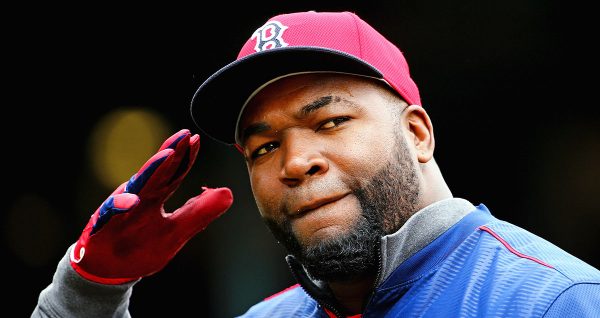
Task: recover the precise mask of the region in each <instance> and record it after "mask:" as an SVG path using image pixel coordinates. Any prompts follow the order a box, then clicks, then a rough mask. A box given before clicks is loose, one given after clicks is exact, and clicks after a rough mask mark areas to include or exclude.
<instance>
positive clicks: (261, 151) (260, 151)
mask: <svg viewBox="0 0 600 318" xmlns="http://www.w3.org/2000/svg"><path fill="white" fill-rule="evenodd" d="M278 146H279V143H277V142H269V143H266V144H264V145H262V146H260V147H258V148H256V150H254V151H253V152H252V154H251V155H250V156H251V157H252V159H255V158H258V157H260V156H263V155H266V154H267V153H269V152H271V151H273V150H275V149H276V148H277V147H278Z"/></svg>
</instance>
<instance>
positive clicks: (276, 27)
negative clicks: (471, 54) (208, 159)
mask: <svg viewBox="0 0 600 318" xmlns="http://www.w3.org/2000/svg"><path fill="white" fill-rule="evenodd" d="M310 72H334V73H346V74H354V75H361V76H368V77H372V78H377V79H381V80H383V81H385V82H386V83H387V84H388V85H389V86H390V87H391V88H393V89H394V90H395V91H397V92H398V94H400V96H402V98H403V99H404V100H405V101H406V102H407V103H409V104H414V105H421V98H420V96H419V89H418V87H417V85H416V84H415V83H414V81H413V80H412V78H411V77H410V72H409V69H408V64H407V62H406V59H405V58H404V56H403V55H402V52H401V51H400V49H398V47H396V46H395V45H394V44H392V43H391V42H390V41H388V40H387V39H386V38H385V37H384V36H383V35H381V34H380V33H379V32H378V31H376V30H375V29H374V28H373V27H372V26H370V25H369V24H368V23H366V22H365V21H364V20H362V19H361V18H360V17H358V16H357V15H356V14H354V13H352V12H315V11H307V12H296V13H289V14H281V15H277V16H274V17H272V18H270V19H269V20H268V21H267V22H266V23H265V24H264V25H263V26H261V27H260V28H258V29H257V30H256V31H255V32H254V33H253V34H252V36H251V37H250V39H248V41H247V42H246V43H245V44H244V46H243V47H242V49H241V50H240V52H239V54H238V57H237V59H236V60H235V61H234V62H232V63H230V64H228V65H226V66H225V67H223V68H221V69H220V70H218V71H217V72H216V73H214V74H213V75H212V76H210V77H209V78H208V79H207V80H206V81H205V82H204V83H203V84H202V85H200V87H199V88H198V90H197V91H196V93H195V94H194V97H193V98H192V103H191V107H190V111H191V113H192V118H193V120H194V122H195V124H196V125H197V126H198V127H199V128H200V129H201V130H202V131H203V132H204V133H206V134H207V135H208V136H210V137H212V138H213V139H215V140H217V141H220V142H223V143H225V144H230V145H231V144H235V143H236V129H237V125H238V122H239V119H240V117H241V114H242V111H243V110H244V107H245V105H246V104H247V102H248V101H249V100H250V98H251V97H252V96H254V95H255V94H256V93H257V92H258V91H259V90H260V89H261V88H262V87H264V86H266V85H267V84H268V83H270V82H272V81H274V80H276V79H279V78H282V77H285V76H289V75H293V74H299V73H310ZM207 110H208V111H207Z"/></svg>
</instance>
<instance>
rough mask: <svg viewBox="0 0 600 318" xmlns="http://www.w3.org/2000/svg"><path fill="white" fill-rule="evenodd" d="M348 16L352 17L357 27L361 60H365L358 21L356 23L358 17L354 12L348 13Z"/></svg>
mask: <svg viewBox="0 0 600 318" xmlns="http://www.w3.org/2000/svg"><path fill="white" fill-rule="evenodd" d="M348 14H350V17H352V21H353V22H354V26H355V27H356V34H357V35H358V49H359V50H360V58H361V59H362V58H363V50H362V41H361V40H362V39H361V33H360V32H359V30H358V21H356V19H357V18H356V16H355V15H354V14H353V13H352V12H348Z"/></svg>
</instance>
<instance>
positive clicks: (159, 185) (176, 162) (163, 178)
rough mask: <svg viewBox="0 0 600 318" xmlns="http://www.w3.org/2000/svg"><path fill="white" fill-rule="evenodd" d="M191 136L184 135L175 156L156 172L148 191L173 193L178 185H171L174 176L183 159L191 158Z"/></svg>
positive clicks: (174, 151)
mask: <svg viewBox="0 0 600 318" xmlns="http://www.w3.org/2000/svg"><path fill="white" fill-rule="evenodd" d="M189 140H190V135H189V134H188V135H184V136H183V137H182V139H181V140H180V141H179V142H178V143H177V146H176V147H175V149H174V150H171V149H169V150H171V151H173V154H172V155H171V156H169V158H167V159H166V160H165V162H164V163H163V164H161V165H160V166H159V167H158V168H157V169H156V171H155V172H154V173H153V174H152V176H151V177H150V179H149V180H148V182H147V185H146V188H148V191H151V190H150V189H153V190H159V189H160V190H161V191H163V189H164V188H168V191H169V192H172V191H173V190H174V188H175V187H176V185H173V184H171V181H172V180H173V176H174V175H175V173H176V171H177V169H178V168H179V166H180V164H181V163H182V161H183V158H184V157H186V156H189V151H190V150H189V148H190V141H189ZM163 192H164V191H163Z"/></svg>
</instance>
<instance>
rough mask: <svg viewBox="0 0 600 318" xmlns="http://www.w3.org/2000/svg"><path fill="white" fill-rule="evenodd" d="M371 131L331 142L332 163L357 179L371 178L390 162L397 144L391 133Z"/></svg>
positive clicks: (329, 154) (329, 147)
mask: <svg viewBox="0 0 600 318" xmlns="http://www.w3.org/2000/svg"><path fill="white" fill-rule="evenodd" d="M371 131H372V132H371V133H362V134H352V135H351V136H344V138H343V139H342V140H336V141H334V142H331V143H330V145H329V146H328V149H330V151H329V153H328V156H329V157H330V158H331V162H334V163H336V165H338V167H339V168H340V170H342V171H345V173H347V174H350V175H352V176H354V177H357V178H369V177H370V176H371V175H372V174H373V173H375V172H377V171H379V169H381V168H382V167H384V166H385V165H386V164H387V163H388V162H389V160H390V158H391V156H392V152H393V148H394V144H395V143H394V139H393V135H391V134H390V133H387V132H379V131H377V130H371Z"/></svg>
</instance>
